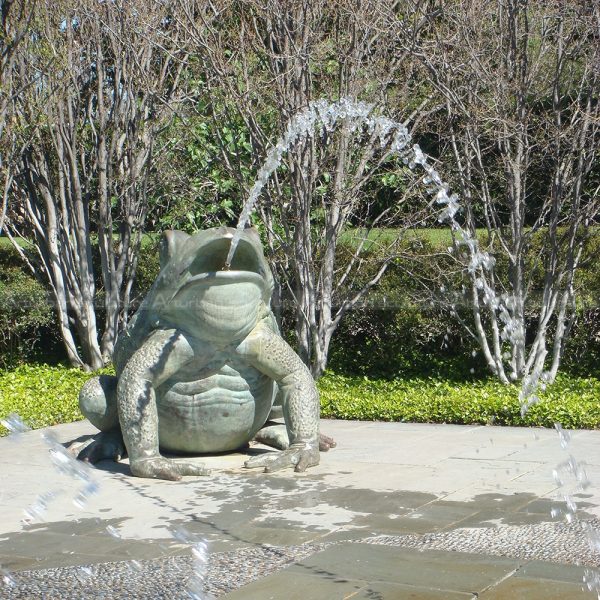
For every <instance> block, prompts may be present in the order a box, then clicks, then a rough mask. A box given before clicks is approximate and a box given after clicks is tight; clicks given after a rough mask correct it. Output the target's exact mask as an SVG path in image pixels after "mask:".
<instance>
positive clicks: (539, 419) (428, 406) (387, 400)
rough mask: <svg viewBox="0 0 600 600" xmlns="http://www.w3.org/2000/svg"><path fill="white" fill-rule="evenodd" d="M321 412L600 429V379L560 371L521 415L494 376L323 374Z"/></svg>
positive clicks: (512, 390)
mask: <svg viewBox="0 0 600 600" xmlns="http://www.w3.org/2000/svg"><path fill="white" fill-rule="evenodd" d="M319 389H320V392H321V415H322V416H323V417H329V418H335V419H359V420H367V421H408V422H417V423H458V424H471V423H481V424H489V425H492V424H494V425H518V426H522V425H526V426H538V427H539V426H541V427H553V426H554V423H561V424H562V425H563V426H564V427H566V428H573V429H595V428H598V427H600V380H598V379H595V378H592V377H590V378H576V377H569V376H566V375H562V376H560V377H558V378H557V380H556V382H555V383H554V384H553V385H552V386H549V387H548V388H547V390H546V391H545V392H541V393H540V394H539V396H540V401H539V402H538V403H537V404H535V405H533V406H532V407H530V409H529V410H528V411H527V413H526V414H525V415H524V416H521V406H520V404H519V398H518V396H519V387H518V386H517V385H513V386H505V385H503V384H501V383H499V382H497V381H495V380H493V379H484V380H473V381H463V382H456V381H448V380H441V379H434V378H414V379H405V380H395V381H387V380H370V379H368V378H366V377H362V378H361V377H345V376H343V375H335V374H333V373H327V374H326V375H325V376H324V377H323V378H321V380H320V381H319Z"/></svg>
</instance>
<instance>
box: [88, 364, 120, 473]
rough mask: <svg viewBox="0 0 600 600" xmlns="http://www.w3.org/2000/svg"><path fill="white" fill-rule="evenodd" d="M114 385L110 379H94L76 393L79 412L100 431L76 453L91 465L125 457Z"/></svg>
mask: <svg viewBox="0 0 600 600" xmlns="http://www.w3.org/2000/svg"><path fill="white" fill-rule="evenodd" d="M117 381H118V380H117V378H116V377H113V376H111V375H100V377H93V378H92V379H90V380H88V381H87V382H86V383H85V385H84V386H83V388H82V389H81V392H79V408H80V409H81V412H82V413H83V415H84V416H85V417H86V418H87V419H89V421H90V422H91V423H92V425H94V426H95V427H97V428H98V429H99V430H100V433H98V434H97V435H96V436H95V437H94V439H93V440H92V441H91V442H90V443H89V444H88V445H87V446H85V447H84V448H83V450H81V452H79V454H78V458H79V459H80V460H84V461H86V462H90V463H92V464H94V463H97V462H98V461H100V460H104V459H107V458H108V459H113V460H116V461H119V460H120V459H121V458H122V457H123V456H124V454H125V444H124V443H123V436H122V435H121V428H120V426H119V413H118V410H117Z"/></svg>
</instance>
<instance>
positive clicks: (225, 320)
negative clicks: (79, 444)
mask: <svg viewBox="0 0 600 600" xmlns="http://www.w3.org/2000/svg"><path fill="white" fill-rule="evenodd" d="M234 231H235V230H234V229H231V228H225V227H220V228H215V229H207V230H204V231H200V232H198V233H196V234H194V235H191V236H190V235H187V234H186V233H183V232H181V231H168V232H166V233H165V234H164V235H163V238H162V240H161V248H160V265H161V270H160V273H159V275H158V278H157V279H156V281H155V283H154V285H153V286H152V288H151V289H150V291H149V292H148V295H147V297H146V298H145V299H144V301H143V302H142V304H141V306H140V308H139V310H138V311H137V312H136V314H135V315H134V316H133V318H132V319H131V321H130V322H129V325H128V327H127V328H126V330H125V331H124V332H123V333H122V334H121V335H120V336H119V339H118V340H117V343H116V345H115V352H114V357H113V362H114V365H115V370H116V377H113V376H106V375H103V376H100V377H95V378H93V379H91V380H89V381H88V382H87V383H86V384H85V385H84V387H83V388H82V390H81V392H80V395H79V404H80V407H81V411H82V412H83V414H84V415H85V416H86V417H87V418H88V419H89V420H90V421H91V422H92V424H93V425H95V426H96V427H97V428H98V429H100V433H99V434H98V435H97V436H96V437H95V439H94V440H93V441H92V442H91V443H90V444H89V445H88V446H87V447H85V448H84V449H83V450H82V451H81V452H80V453H79V458H80V459H82V460H86V461H89V462H92V463H95V462H97V461H99V460H102V459H105V458H114V459H115V460H119V459H120V458H121V456H123V455H124V452H125V450H126V451H127V454H128V455H129V461H130V467H131V471H132V473H133V474H134V475H137V476H138V477H155V478H160V479H172V480H177V479H180V478H181V476H182V475H203V474H206V472H207V471H206V470H205V468H204V467H203V466H202V465H198V464H197V463H193V462H191V461H187V462H186V461H185V460H180V459H178V460H172V459H169V458H166V457H164V456H162V455H161V454H160V452H159V448H161V449H164V450H165V451H168V452H171V453H177V454H198V453H215V452H226V451H231V450H236V449H238V448H242V447H244V446H246V445H247V444H248V442H249V441H250V440H252V439H253V438H255V436H256V439H259V440H260V441H263V442H265V443H268V444H269V445H272V446H275V447H276V448H278V449H280V452H266V453H263V454H260V455H258V456H254V457H252V458H250V459H249V460H248V461H246V463H245V466H246V467H248V468H253V467H263V468H264V469H265V470H266V471H274V470H278V469H282V468H286V467H294V468H295V470H296V471H304V470H305V469H306V468H307V467H312V466H314V465H317V464H318V463H319V449H321V450H327V449H328V448H329V447H331V446H334V445H335V442H334V441H333V440H332V439H331V438H328V437H326V436H320V435H319V396H318V392H317V390H316V387H315V383H314V381H313V378H312V376H311V374H310V371H309V370H308V368H307V367H306V365H305V364H304V363H303V362H302V360H300V358H299V357H298V355H297V354H296V353H295V352H294V351H293V350H292V348H291V347H290V346H289V345H288V344H287V343H286V342H285V341H284V340H283V338H282V337H281V336H280V335H279V330H278V327H277V323H276V321H275V318H274V315H273V313H272V312H271V309H270V300H271V293H272V290H273V278H272V275H271V270H270V268H269V265H268V264H267V261H266V260H265V257H264V254H263V249H262V245H261V243H260V238H259V236H258V233H257V232H256V230H255V229H253V228H247V229H245V230H243V232H242V235H241V237H240V240H239V245H238V246H237V249H236V252H235V254H234V257H233V260H232V263H231V265H230V266H229V267H228V268H227V269H224V268H223V267H224V264H225V258H226V256H227V252H228V250H229V246H230V244H231V239H232V237H233V234H234ZM278 405H279V408H280V410H281V411H282V413H283V417H284V420H285V427H284V426H283V425H273V424H269V422H268V419H269V416H270V415H271V414H272V409H274V408H277V406H278ZM265 424H267V427H265V428H264V429H263V430H262V431H260V430H261V428H263V426H265ZM257 434H258V435H257Z"/></svg>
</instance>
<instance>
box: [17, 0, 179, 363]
mask: <svg viewBox="0 0 600 600" xmlns="http://www.w3.org/2000/svg"><path fill="white" fill-rule="evenodd" d="M28 35H29V36H30V39H31V40H32V43H30V44H29V46H28V55H27V57H26V58H27V60H26V61H24V62H23V64H22V65H21V68H20V70H19V71H18V73H16V74H15V77H16V79H15V84H16V85H17V86H19V85H20V86H23V83H24V82H27V81H35V85H33V86H29V88H28V89H27V90H26V91H25V92H24V93H21V94H19V96H18V97H17V98H15V100H14V102H13V105H12V108H11V115H10V118H11V120H12V123H13V127H14V131H18V132H19V133H20V135H21V136H22V140H24V141H25V142H26V143H25V145H24V150H23V152H22V153H21V156H20V164H19V172H18V174H17V177H15V181H14V183H13V187H12V190H13V191H14V193H15V194H16V195H17V197H18V203H17V204H16V205H15V207H13V210H12V211H11V214H10V222H9V229H10V231H11V234H12V236H15V235H20V236H23V237H25V238H27V239H28V240H30V241H32V242H33V243H34V245H35V248H36V249H37V252H38V255H39V265H38V264H31V265H30V266H31V268H32V270H33V271H34V272H36V273H37V274H38V275H42V276H43V277H44V278H45V279H46V280H47V282H48V283H49V284H50V287H51V289H52V293H53V295H54V299H55V301H56V306H57V316H58V326H59V327H60V331H61V334H62V337H63V339H64V342H65V345H66V348H67V352H68V356H69V360H70V361H71V362H72V363H73V364H75V365H81V366H84V367H86V368H92V369H96V368H99V367H101V366H102V365H104V364H106V363H107V362H108V361H109V360H110V356H111V354H112V350H113V346H114V342H115V338H116V335H117V333H118V330H119V327H120V326H121V324H122V323H123V322H124V320H125V319H126V316H127V309H128V306H129V302H130V295H131V288H132V282H133V278H134V275H135V269H136V264H137V256H138V252H139V249H140V244H141V236H142V231H143V227H144V221H145V217H146V213H147V209H148V202H147V193H146V187H147V181H148V174H149V169H150V165H151V163H152V159H153V155H154V152H155V149H154V147H153V145H154V141H155V139H156V137H157V133H158V132H159V131H160V129H161V128H162V127H164V125H165V123H166V122H167V121H168V120H169V119H170V118H171V116H172V104H173V103H175V102H176V101H177V93H178V92H177V90H178V89H179V84H180V78H181V73H182V69H183V68H184V65H185V64H186V61H187V53H186V52H185V44H184V43H183V42H182V40H181V32H180V31H179V29H178V28H177V26H176V22H175V20H174V19H173V18H172V14H171V10H170V8H169V5H168V3H164V2H160V1H158V0H156V1H150V2H146V1H144V2H142V1H140V2H130V1H124V0H123V1H121V0H116V1H114V2H103V3H98V2H93V1H91V0H61V1H59V2H49V1H39V2H38V3H37V4H36V6H35V9H34V17H33V19H32V25H31V30H30V31H29V32H28ZM48 57H51V58H52V68H47V65H48ZM34 125H35V127H34ZM96 240H97V244H98V247H99V254H100V270H101V273H100V280H101V282H102V286H103V290H102V291H103V293H104V303H103V304H104V305H103V307H102V310H103V312H104V324H103V326H102V327H101V326H99V324H98V313H97V308H100V307H97V306H96V305H95V297H96V293H97V290H96V269H95V266H94V261H93V245H94V243H95V241H96ZM16 247H17V249H19V246H18V245H16ZM22 254H23V253H22ZM23 257H24V258H26V257H25V255H24V254H23ZM100 332H102V333H101V334H100Z"/></svg>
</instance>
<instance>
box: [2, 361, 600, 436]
mask: <svg viewBox="0 0 600 600" xmlns="http://www.w3.org/2000/svg"><path fill="white" fill-rule="evenodd" d="M89 377H91V374H90V373H84V372H82V371H80V370H79V369H73V368H68V367H64V366H53V367H51V366H48V365H22V366H20V367H18V368H16V369H13V370H6V371H0V419H5V418H6V417H7V416H8V415H9V414H11V413H17V414H18V415H19V416H20V417H21V418H22V419H23V420H24V421H25V422H26V423H27V424H28V425H29V426H30V427H32V428H34V429H35V428H39V427H46V426H48V425H56V424H59V423H69V422H72V421H77V420H79V419H82V418H83V416H82V414H81V412H80V411H79V406H78V402H77V395H78V393H79V390H80V388H81V386H82V385H83V383H84V382H85V381H86V380H87V379H88V378H89ZM318 387H319V390H320V393H321V414H322V416H323V417H326V418H336V419H359V420H368V421H373V420H380V421H401V422H406V421H408V422H418V423H459V424H472V423H481V424H494V425H525V426H540V427H553V425H554V423H561V424H562V425H563V426H564V427H566V428H575V429H577V428H588V429H594V428H598V427H600V402H598V398H600V380H599V379H596V378H593V377H588V378H583V377H573V376H567V375H561V376H559V378H558V379H557V381H556V383H555V384H553V385H552V386H550V387H549V388H548V389H547V390H546V391H545V392H543V393H542V394H541V395H540V401H539V402H538V403H537V404H535V405H534V406H532V407H531V408H530V409H529V411H528V412H527V413H526V414H525V415H524V416H522V415H521V407H520V405H519V400H518V394H519V388H518V386H516V385H515V386H504V385H502V384H500V383H498V382H496V381H495V380H493V379H479V380H473V381H462V382H456V381H448V380H445V379H440V378H431V377H421V378H417V377H415V378H411V379H405V380H395V381H387V380H381V379H378V380H371V379H367V378H364V377H347V376H343V375H337V374H334V373H326V374H325V375H324V376H323V377H322V378H321V379H320V380H319V382H318ZM6 434H7V430H6V428H5V427H3V426H2V425H0V435H6Z"/></svg>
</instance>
